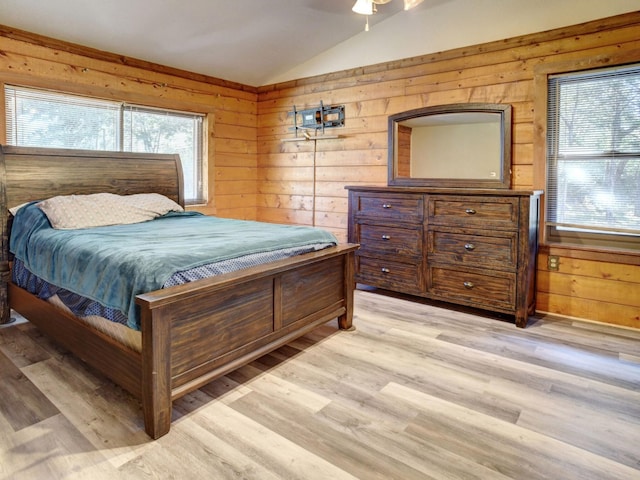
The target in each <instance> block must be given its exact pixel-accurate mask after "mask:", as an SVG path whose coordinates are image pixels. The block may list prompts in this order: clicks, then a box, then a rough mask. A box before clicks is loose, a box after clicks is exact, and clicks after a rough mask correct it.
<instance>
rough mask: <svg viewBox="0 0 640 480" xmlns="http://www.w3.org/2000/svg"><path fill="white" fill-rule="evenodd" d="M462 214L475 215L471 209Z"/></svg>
mask: <svg viewBox="0 0 640 480" xmlns="http://www.w3.org/2000/svg"><path fill="white" fill-rule="evenodd" d="M464 213H466V214H468V215H475V214H476V211H475V210H474V209H473V208H467V209H466V210H465V211H464Z"/></svg>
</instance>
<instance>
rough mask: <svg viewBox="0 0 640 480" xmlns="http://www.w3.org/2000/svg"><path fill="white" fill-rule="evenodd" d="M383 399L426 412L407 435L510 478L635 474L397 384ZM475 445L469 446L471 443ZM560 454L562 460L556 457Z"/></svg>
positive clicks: (596, 478)
mask: <svg viewBox="0 0 640 480" xmlns="http://www.w3.org/2000/svg"><path fill="white" fill-rule="evenodd" d="M385 393H388V394H389V395H392V396H394V397H395V398H396V399H397V400H398V401H399V402H406V403H408V404H410V405H414V406H416V407H417V408H420V409H422V413H421V414H420V415H419V416H418V417H417V418H416V421H415V422H414V424H413V425H410V426H409V427H408V428H407V431H408V432H410V433H412V434H414V435H417V436H420V437H422V438H431V439H434V440H437V441H438V443H439V444H440V445H441V446H443V447H444V448H448V449H452V450H454V451H457V452H459V453H462V454H464V455H465V456H466V457H467V458H469V459H474V460H475V461H476V462H477V463H478V464H481V465H485V466H491V468H493V469H495V470H496V471H499V472H501V473H503V474H505V475H508V476H509V477H511V478H526V479H531V480H534V479H543V478H544V479H546V478H580V479H590V480H591V479H592V480H601V479H603V478H607V479H630V478H634V476H635V475H637V470H636V471H634V469H633V468H630V467H627V466H625V465H621V464H619V463H617V462H615V461H611V460H608V459H605V458H603V457H600V456H597V455H594V454H591V453H590V452H587V451H585V450H582V449H580V448H577V447H574V446H572V445H569V444H566V443H564V442H560V441H555V440H554V439H552V438H550V437H548V436H546V435H540V434H538V433H536V432H532V431H531V430H527V429H526V428H522V427H519V426H517V425H513V424H511V423H508V422H503V421H501V420H498V419H495V418H493V417H491V416H488V415H484V414H482V413H479V412H475V411H473V410H471V409H468V408H464V407H460V406H458V405H456V404H453V403H451V402H447V401H445V400H440V399H438V398H435V397H433V396H430V395H425V394H423V393H421V392H418V391H416V390H412V389H408V388H406V387H402V386H401V385H397V384H389V386H388V388H386V389H385ZM471 439H472V440H473V441H469V440H471ZM559 449H561V450H562V452H563V454H562V456H559V455H557V451H558V450H559Z"/></svg>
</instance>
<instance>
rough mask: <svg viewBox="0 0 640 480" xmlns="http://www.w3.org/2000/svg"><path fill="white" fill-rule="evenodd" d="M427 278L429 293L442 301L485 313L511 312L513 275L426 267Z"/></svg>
mask: <svg viewBox="0 0 640 480" xmlns="http://www.w3.org/2000/svg"><path fill="white" fill-rule="evenodd" d="M429 275H430V279H429V292H430V293H431V294H433V295H436V296H438V297H439V298H441V299H442V300H450V301H456V302H460V303H465V304H467V305H472V306H479V307H485V308H489V309H498V308H499V309H502V310H507V311H513V309H514V304H515V303H514V302H515V295H516V275H515V273H506V272H498V271H486V272H483V273H480V272H474V271H471V270H464V269H460V268H459V267H454V268H446V267H442V268H441V267H430V268H429Z"/></svg>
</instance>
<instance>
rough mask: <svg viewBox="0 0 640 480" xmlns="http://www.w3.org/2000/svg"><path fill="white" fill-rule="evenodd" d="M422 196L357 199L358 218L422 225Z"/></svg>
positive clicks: (380, 195)
mask: <svg viewBox="0 0 640 480" xmlns="http://www.w3.org/2000/svg"><path fill="white" fill-rule="evenodd" d="M423 198H424V197H423V196H422V195H399V194H392V193H388V194H367V193H361V194H358V195H357V196H356V197H355V205H353V207H355V211H354V213H355V216H356V218H362V217H369V218H377V219H392V220H400V221H402V222H413V223H420V222H422V219H423V218H424V200H423Z"/></svg>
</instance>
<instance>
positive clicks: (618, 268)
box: [257, 12, 640, 327]
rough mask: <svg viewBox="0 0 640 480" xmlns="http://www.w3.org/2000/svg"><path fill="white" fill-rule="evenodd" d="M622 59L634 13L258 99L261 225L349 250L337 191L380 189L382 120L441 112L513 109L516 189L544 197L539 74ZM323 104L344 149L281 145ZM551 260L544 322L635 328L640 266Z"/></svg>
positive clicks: (639, 46)
mask: <svg viewBox="0 0 640 480" xmlns="http://www.w3.org/2000/svg"><path fill="white" fill-rule="evenodd" d="M620 51H625V52H627V53H628V55H627V57H628V58H631V57H633V56H634V55H635V58H634V59H633V61H640V12H634V13H630V14H625V15H620V16H616V17H611V18H608V19H602V20H598V21H593V22H589V23H585V24H581V25H576V26H570V27H566V28H561V29H557V30H552V31H548V32H542V33H537V34H533V35H526V36H521V37H517V38H511V39H507V40H504V41H497V42H492V43H488V44H483V45H477V46H472V47H465V48H460V49H455V50H451V51H446V52H441V53H436V54H433V55H425V56H422V57H416V58H410V59H406V60H403V61H397V62H390V63H385V64H380V65H373V66H369V67H363V68H356V69H352V70H347V71H340V72H335V73H331V74H327V75H321V76H317V77H312V78H305V79H299V80H296V81H291V82H287V83H283V84H277V85H269V86H265V87H261V88H260V89H259V90H258V92H259V96H258V192H257V202H258V203H257V218H258V219H259V220H263V221H271V222H285V223H301V224H315V225H317V226H320V227H324V228H326V229H328V230H331V231H333V232H334V233H336V235H338V237H339V238H340V239H342V240H345V239H346V228H347V225H346V223H347V195H346V192H345V190H344V186H345V185H356V184H379V185H385V184H386V181H387V117H388V116H389V115H392V114H395V113H398V112H400V111H403V110H408V109H413V108H419V107H426V106H433V105H439V104H448V103H458V102H490V103H510V104H511V105H512V106H513V114H514V125H513V149H512V153H513V159H512V170H513V180H512V188H514V189H532V188H544V179H542V185H540V184H539V182H540V180H539V179H534V177H535V174H534V172H535V171H538V170H539V167H537V166H536V163H538V164H539V163H540V161H542V162H544V159H542V160H541V159H539V158H538V159H536V158H535V156H534V138H535V135H534V130H535V126H534V103H535V98H536V96H535V88H534V69H535V68H536V66H538V65H541V64H544V63H550V62H567V61H585V60H587V61H588V60H589V59H591V58H596V57H598V58H600V62H601V63H602V59H603V58H604V59H606V58H607V55H612V54H614V53H619V52H620ZM605 63H606V62H605ZM320 101H322V102H324V104H325V105H330V104H337V105H345V110H346V112H345V113H346V121H345V127H343V128H339V129H333V130H330V131H328V132H327V133H328V134H339V135H341V136H342V138H339V139H335V140H321V141H315V142H314V141H306V142H305V141H300V142H294V143H289V142H283V139H286V138H290V137H292V136H293V133H292V132H291V131H290V127H291V125H292V119H291V117H288V116H287V112H288V111H291V110H292V109H293V106H294V105H295V106H296V107H297V108H298V109H301V108H310V107H314V106H317V105H319V103H320ZM314 165H315V168H314ZM536 168H537V169H538V170H536ZM543 169H544V167H543ZM547 252H548V249H547V250H545V249H543V250H542V253H541V255H540V258H539V261H538V269H539V272H538V273H539V275H538V284H537V290H538V299H539V300H538V304H537V309H538V310H539V311H543V312H552V313H558V314H562V315H567V316H574V317H579V318H585V319H591V320H595V321H602V322H609V323H615V324H619V325H626V326H633V327H640V258H639V256H637V255H628V256H618V257H607V256H603V255H598V254H593V255H577V257H580V258H576V255H575V252H573V251H571V250H570V249H569V250H562V251H560V270H559V271H557V272H550V271H549V270H548V269H547V267H546V265H547V262H546V253H547ZM610 258H613V261H611V260H610Z"/></svg>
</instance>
